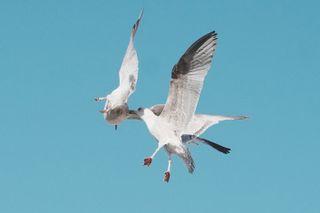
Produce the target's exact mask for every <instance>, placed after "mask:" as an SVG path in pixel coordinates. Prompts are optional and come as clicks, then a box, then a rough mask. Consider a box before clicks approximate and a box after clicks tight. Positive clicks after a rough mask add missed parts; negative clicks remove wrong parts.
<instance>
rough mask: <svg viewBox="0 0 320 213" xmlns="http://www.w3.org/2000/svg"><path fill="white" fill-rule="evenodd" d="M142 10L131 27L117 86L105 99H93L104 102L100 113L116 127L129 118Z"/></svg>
mask: <svg viewBox="0 0 320 213" xmlns="http://www.w3.org/2000/svg"><path fill="white" fill-rule="evenodd" d="M142 15H143V10H142V11H141V12H140V15H139V18H138V20H137V21H136V23H135V24H134V25H133V27H132V31H131V34H130V40H129V45H128V47H127V51H126V53H125V56H124V58H123V61H122V64H121V67H120V70H119V86H118V87H117V88H116V89H115V90H113V91H112V92H111V93H110V94H109V95H107V96H105V97H98V98H95V100H96V101H103V100H105V101H106V102H105V106H104V108H103V110H101V111H100V112H101V113H103V116H104V119H105V120H107V121H108V122H109V123H110V124H112V125H115V129H117V125H118V124H119V123H121V122H122V121H123V120H125V119H126V118H127V117H128V116H129V113H130V112H129V108H128V98H129V96H130V95H131V94H132V93H133V92H134V91H135V88H136V83H137V80H138V56H137V52H136V49H135V48H134V45H133V41H134V37H135V35H136V33H137V30H138V27H139V24H140V21H141V18H142Z"/></svg>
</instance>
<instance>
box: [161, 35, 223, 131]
mask: <svg viewBox="0 0 320 213" xmlns="http://www.w3.org/2000/svg"><path fill="white" fill-rule="evenodd" d="M216 36H217V34H216V33H215V32H210V33H208V34H206V35H204V36H203V37H201V38H200V39H199V40H197V41H196V42H195V43H193V44H192V45H191V47H190V48H189V49H188V50H187V51H186V52H185V53H184V55H183V56H182V57H181V58H180V60H179V62H178V63H177V64H176V65H175V66H174V67H173V69H172V73H171V82H170V89H169V95H168V98H167V101H166V104H165V107H164V109H163V111H162V113H161V114H160V117H161V118H162V119H164V120H166V121H167V122H168V123H170V124H171V125H172V126H173V128H175V129H176V130H179V131H182V130H183V129H184V128H185V127H186V126H187V124H188V122H189V121H190V119H191V118H192V115H193V114H194V112H195V109H196V107H197V104H198V100H199V97H200V93H201V90H202V86H203V81H204V78H205V76H206V75H207V73H208V70H209V69H210V66H211V62H212V56H213V52H214V50H215V47H216V40H217V37H216Z"/></svg>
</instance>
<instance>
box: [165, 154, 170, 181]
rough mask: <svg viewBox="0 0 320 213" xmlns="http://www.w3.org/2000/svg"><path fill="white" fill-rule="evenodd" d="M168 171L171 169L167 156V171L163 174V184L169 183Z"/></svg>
mask: <svg viewBox="0 0 320 213" xmlns="http://www.w3.org/2000/svg"><path fill="white" fill-rule="evenodd" d="M170 169H171V155H170V154H169V160H168V169H167V171H166V172H165V173H164V178H163V181H164V182H167V183H168V182H169V180H170Z"/></svg>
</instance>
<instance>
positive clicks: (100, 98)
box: [94, 97, 107, 101]
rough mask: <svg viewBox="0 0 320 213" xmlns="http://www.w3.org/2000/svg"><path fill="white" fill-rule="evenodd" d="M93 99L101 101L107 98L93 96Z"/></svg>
mask: <svg viewBox="0 0 320 213" xmlns="http://www.w3.org/2000/svg"><path fill="white" fill-rule="evenodd" d="M94 100H95V101H103V100H107V97H97V98H94Z"/></svg>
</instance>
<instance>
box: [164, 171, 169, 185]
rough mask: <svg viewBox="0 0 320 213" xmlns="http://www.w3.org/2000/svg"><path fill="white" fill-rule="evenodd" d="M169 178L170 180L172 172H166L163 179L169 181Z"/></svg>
mask: <svg viewBox="0 0 320 213" xmlns="http://www.w3.org/2000/svg"><path fill="white" fill-rule="evenodd" d="M169 180H170V172H165V173H164V178H163V181H164V182H167V183H168V182H169Z"/></svg>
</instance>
